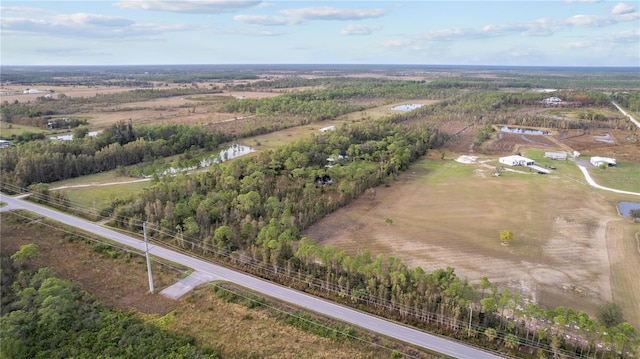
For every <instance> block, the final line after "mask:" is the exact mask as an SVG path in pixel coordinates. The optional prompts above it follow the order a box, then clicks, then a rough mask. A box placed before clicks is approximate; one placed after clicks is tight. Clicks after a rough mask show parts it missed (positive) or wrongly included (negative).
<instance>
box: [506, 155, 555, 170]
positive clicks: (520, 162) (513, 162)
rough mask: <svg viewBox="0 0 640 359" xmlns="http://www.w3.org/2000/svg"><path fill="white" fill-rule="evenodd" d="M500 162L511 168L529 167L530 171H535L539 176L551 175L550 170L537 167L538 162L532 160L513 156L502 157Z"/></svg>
mask: <svg viewBox="0 0 640 359" xmlns="http://www.w3.org/2000/svg"><path fill="white" fill-rule="evenodd" d="M498 161H499V162H500V163H502V164H505V165H509V166H523V167H529V168H530V169H533V170H535V171H536V172H538V173H539V174H547V173H550V172H549V170H547V169H546V168H544V167H540V166H538V165H536V162H535V161H534V160H532V159H531V158H526V157H522V156H518V155H513V156H507V157H500V158H499V159H498Z"/></svg>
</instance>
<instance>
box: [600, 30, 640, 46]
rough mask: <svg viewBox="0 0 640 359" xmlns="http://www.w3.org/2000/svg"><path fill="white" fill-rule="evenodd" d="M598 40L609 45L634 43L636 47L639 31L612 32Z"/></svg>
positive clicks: (638, 41) (639, 37)
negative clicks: (613, 43)
mask: <svg viewBox="0 0 640 359" xmlns="http://www.w3.org/2000/svg"><path fill="white" fill-rule="evenodd" d="M598 40H602V41H606V42H610V43H612V42H615V43H634V44H636V45H638V44H640V30H635V31H619V32H613V33H609V34H606V35H604V36H602V37H600V38H598Z"/></svg>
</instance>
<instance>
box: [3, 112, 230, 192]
mask: <svg viewBox="0 0 640 359" xmlns="http://www.w3.org/2000/svg"><path fill="white" fill-rule="evenodd" d="M228 140H229V138H227V137H225V136H224V135H223V134H221V133H219V132H215V131H204V130H203V129H201V128H197V127H192V126H187V125H161V126H149V127H147V126H140V127H138V128H136V129H135V130H134V128H133V126H132V124H131V122H129V123H125V122H119V123H117V124H114V125H112V126H111V127H109V128H107V129H106V130H105V131H103V132H101V133H100V134H99V135H98V136H97V137H96V138H84V139H77V140H73V141H34V142H29V143H27V144H24V145H22V146H17V147H11V148H6V149H3V150H2V151H1V152H0V174H1V175H2V176H1V179H0V181H1V184H2V186H3V188H4V184H5V183H7V184H11V185H14V186H18V187H27V186H29V185H31V184H34V183H49V182H54V181H59V180H62V179H67V178H73V177H78V176H84V175H88V174H92V173H98V172H102V171H108V170H113V169H116V168H117V167H118V166H128V165H132V164H137V163H141V162H143V161H149V160H152V159H154V158H157V157H167V156H171V155H175V154H180V153H183V152H185V151H187V150H189V149H190V148H192V147H193V148H208V149H210V150H211V149H214V148H215V147H216V146H218V144H220V143H222V142H225V141H228Z"/></svg>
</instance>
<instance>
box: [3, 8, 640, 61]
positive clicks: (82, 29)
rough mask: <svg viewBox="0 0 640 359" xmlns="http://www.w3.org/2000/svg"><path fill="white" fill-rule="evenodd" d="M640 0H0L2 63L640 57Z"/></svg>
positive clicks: (553, 59) (526, 59)
mask: <svg viewBox="0 0 640 359" xmlns="http://www.w3.org/2000/svg"><path fill="white" fill-rule="evenodd" d="M639 7H640V1H638V0H634V1H624V2H620V1H603V0H558V1H538V0H535V1H533V0H532V1H518V0H512V1H478V0H468V1H456V0H454V1H428V0H427V1H278V0H276V1H259V0H233V1H230V0H226V1H223V0H199V1H196V0H181V1H160V0H155V1H151V0H150V1H147V0H132V1H130V0H124V1H95V0H93V1H92V0H88V1H86V0H85V1H82V0H75V1H51V0H49V1H29V0H26V1H25V0H22V1H7V0H3V1H2V3H1V8H0V24H1V32H0V36H1V38H0V40H1V42H0V46H1V47H0V50H1V57H0V60H1V63H2V65H143V64H425V65H429V64H439V65H508V66H634V67H640V12H639V9H638V8H639Z"/></svg>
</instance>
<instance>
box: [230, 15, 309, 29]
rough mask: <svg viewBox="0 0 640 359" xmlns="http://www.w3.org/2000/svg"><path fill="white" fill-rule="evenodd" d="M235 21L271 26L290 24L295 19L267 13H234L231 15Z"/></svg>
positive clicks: (293, 22)
mask: <svg viewBox="0 0 640 359" xmlns="http://www.w3.org/2000/svg"><path fill="white" fill-rule="evenodd" d="M233 19H234V20H235V21H238V22H242V23H245V24H252V25H262V26H273V25H292V24H295V23H296V22H297V21H296V20H295V19H292V18H288V17H282V16H268V15H236V16H234V17H233Z"/></svg>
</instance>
